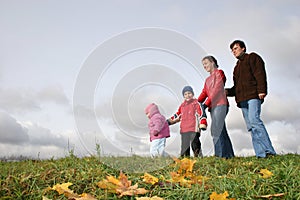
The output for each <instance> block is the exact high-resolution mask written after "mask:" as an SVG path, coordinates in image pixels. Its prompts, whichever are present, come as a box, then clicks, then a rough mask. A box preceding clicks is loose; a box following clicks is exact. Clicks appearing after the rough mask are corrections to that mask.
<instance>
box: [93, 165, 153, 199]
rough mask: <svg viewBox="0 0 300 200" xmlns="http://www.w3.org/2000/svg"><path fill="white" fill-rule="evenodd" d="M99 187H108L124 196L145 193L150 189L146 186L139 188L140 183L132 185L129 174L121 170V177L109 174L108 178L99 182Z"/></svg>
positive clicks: (109, 189) (110, 190)
mask: <svg viewBox="0 0 300 200" xmlns="http://www.w3.org/2000/svg"><path fill="white" fill-rule="evenodd" d="M97 185H98V187H100V188H102V189H107V190H108V191H109V192H113V193H117V194H119V196H120V197H122V196H133V195H138V194H145V193H147V192H148V190H146V189H144V188H138V184H135V185H133V186H131V181H129V180H128V178H127V176H126V175H125V174H123V173H122V171H121V172H120V175H119V178H115V177H113V176H107V177H106V180H103V181H100V182H98V183H97Z"/></svg>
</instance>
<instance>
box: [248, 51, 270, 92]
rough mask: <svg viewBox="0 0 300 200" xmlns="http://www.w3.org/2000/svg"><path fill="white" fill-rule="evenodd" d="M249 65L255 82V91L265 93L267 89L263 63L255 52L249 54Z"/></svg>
mask: <svg viewBox="0 0 300 200" xmlns="http://www.w3.org/2000/svg"><path fill="white" fill-rule="evenodd" d="M250 67H251V71H252V73H253V76H254V78H255V80H256V82H257V92H258V93H266V94H267V92H268V89H267V74H266V70H265V63H264V61H263V59H262V58H261V57H260V56H259V55H257V54H256V53H251V54H250Z"/></svg>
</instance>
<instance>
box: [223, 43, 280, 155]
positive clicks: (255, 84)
mask: <svg viewBox="0 0 300 200" xmlns="http://www.w3.org/2000/svg"><path fill="white" fill-rule="evenodd" d="M230 49H231V50H232V53H233V55H234V56H235V57H236V58H237V59H238V61H237V63H236V66H235V68H234V71H233V83H234V86H233V87H232V88H229V89H228V88H227V89H226V93H227V96H235V100H236V103H237V106H238V107H240V108H241V109H242V113H243V116H244V120H245V122H246V125H247V129H248V131H251V137H252V144H253V148H254V151H255V155H256V157H258V158H265V157H268V156H269V155H276V152H275V150H274V148H273V146H272V143H271V141H270V138H269V134H268V132H267V130H266V128H265V126H264V123H263V121H262V120H261V119H260V113H261V104H262V103H263V101H264V98H265V97H266V95H267V75H266V70H265V64H264V61H263V59H262V58H261V57H260V56H259V55H257V54H256V53H250V54H248V53H246V45H245V43H244V42H243V41H241V40H235V41H233V42H232V43H231V44H230Z"/></svg>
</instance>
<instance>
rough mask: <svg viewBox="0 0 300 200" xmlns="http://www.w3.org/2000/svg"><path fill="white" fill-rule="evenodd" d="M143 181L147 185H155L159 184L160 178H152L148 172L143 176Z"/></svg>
mask: <svg viewBox="0 0 300 200" xmlns="http://www.w3.org/2000/svg"><path fill="white" fill-rule="evenodd" d="M143 181H144V182H145V183H149V184H152V185H154V184H155V183H157V182H158V178H156V177H155V176H152V175H151V174H148V173H147V172H146V173H145V174H144V176H143Z"/></svg>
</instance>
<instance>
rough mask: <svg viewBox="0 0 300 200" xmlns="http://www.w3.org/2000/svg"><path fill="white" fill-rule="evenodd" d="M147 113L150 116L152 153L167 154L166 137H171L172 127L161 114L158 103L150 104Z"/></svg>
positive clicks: (153, 154) (156, 154)
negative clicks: (170, 127)
mask: <svg viewBox="0 0 300 200" xmlns="http://www.w3.org/2000/svg"><path fill="white" fill-rule="evenodd" d="M145 113H146V115H147V116H148V118H149V123H148V128H149V134H150V142H151V145H150V154H151V156H152V157H155V156H167V154H166V152H165V146H166V138H168V137H170V129H169V125H168V122H167V121H166V118H165V117H164V116H163V115H162V114H160V112H159V109H158V107H157V105H156V104H154V103H151V104H149V105H148V106H147V107H146V109H145Z"/></svg>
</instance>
